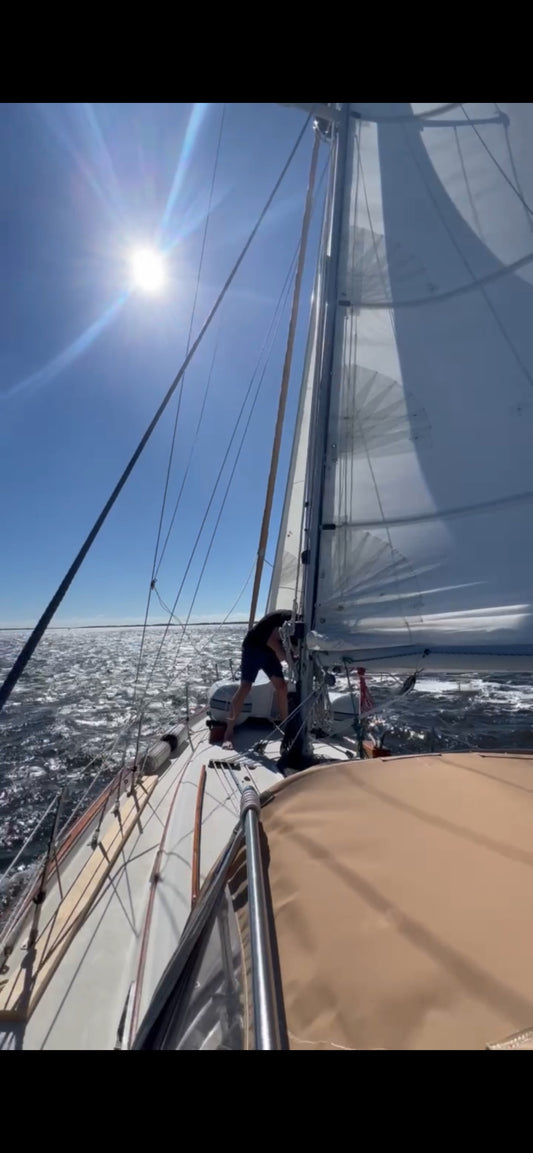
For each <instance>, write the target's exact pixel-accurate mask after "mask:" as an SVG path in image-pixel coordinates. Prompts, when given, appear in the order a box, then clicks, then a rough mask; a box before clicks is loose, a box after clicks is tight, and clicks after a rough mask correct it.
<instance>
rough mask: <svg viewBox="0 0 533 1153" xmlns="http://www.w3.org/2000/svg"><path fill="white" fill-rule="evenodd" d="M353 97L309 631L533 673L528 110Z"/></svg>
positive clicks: (532, 200) (406, 662)
mask: <svg viewBox="0 0 533 1153" xmlns="http://www.w3.org/2000/svg"><path fill="white" fill-rule="evenodd" d="M351 109H352V120H351V124H352V130H351V133H350V152H349V158H348V178H347V182H346V196H345V211H344V223H343V231H342V245H341V260H340V274H339V282H338V296H337V299H338V305H337V307H338V316H337V320H338V323H337V328H336V346H335V362H334V376H333V396H332V407H331V411H330V422H329V431H328V443H327V453H326V480H325V498H324V504H323V515H322V529H321V540H320V561H319V572H318V586H317V598H316V606H315V620H314V622H313V626H314V628H313V631H312V633H311V635H310V637H309V643H310V645H311V647H312V648H314V649H316V650H317V651H318V652H319V653H320V655H321V659H322V660H324V661H326V662H327V661H329V662H338V661H339V658H340V659H342V658H343V657H347V656H349V657H350V658H355V659H356V660H357V661H358V662H359V663H360V664H364V665H365V666H366V667H367V668H368V669H369V671H372V669H394V668H402V667H406V666H407V667H410V668H413V667H418V666H419V667H425V668H440V669H447V668H448V669H456V670H461V669H478V670H483V669H491V668H493V669H501V670H502V671H503V670H512V669H513V668H532V667H533V611H532V604H533V531H532V530H533V104H475V103H470V104H440V105H439V104H364V105H363V104H352V105H351ZM325 526H327V527H325Z"/></svg>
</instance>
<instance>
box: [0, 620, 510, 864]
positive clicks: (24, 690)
mask: <svg viewBox="0 0 533 1153" xmlns="http://www.w3.org/2000/svg"><path fill="white" fill-rule="evenodd" d="M243 633H244V628H243V626H236V625H231V626H224V627H221V628H216V626H213V625H206V626H194V627H191V628H190V629H189V630H188V632H187V634H186V635H185V637H183V634H182V630H181V628H180V627H176V628H173V629H171V630H170V631H169V633H168V636H167V639H166V641H165V643H164V645H163V647H162V648H161V642H162V638H163V629H159V628H150V629H148V630H147V633H146V639H145V645H144V653H143V657H142V661H141V666H140V672H139V677H138V683H137V690H136V692H135V683H136V677H137V669H138V664H139V646H140V639H141V630H140V629H137V628H106V629H69V630H52V631H50V632H49V633H48V634H47V635H46V636H45V637H44V639H43V641H42V642H41V644H40V646H39V648H38V649H37V652H36V654H35V655H34V657H33V659H32V661H31V662H30V665H29V666H28V669H27V671H26V674H25V675H24V677H23V678H22V680H21V681H20V682H19V684H18V685H17V687H16V689H15V690H14V693H13V695H12V697H11V699H10V701H9V703H8V705H7V706H6V707H5V709H4V711H3V712H2V713H0V873H2V872H3V871H4V869H5V868H6V867H7V866H8V865H9V863H10V861H11V860H12V859H13V857H14V855H15V854H16V853H17V852H18V851H19V849H20V848H21V846H22V845H23V843H24V841H25V840H26V838H27V837H28V834H29V833H30V832H31V831H32V830H33V829H34V828H35V826H36V824H37V822H38V821H39V819H40V817H41V815H42V814H43V812H44V811H45V809H46V808H47V806H48V805H51V804H52V803H53V802H55V798H56V797H58V795H59V793H60V792H61V791H62V790H63V788H64V786H66V793H65V795H64V798H63V810H62V819H67V818H68V816H69V814H71V813H72V812H73V810H74V809H75V807H76V806H77V805H79V804H80V802H81V801H82V799H83V798H84V797H85V795H86V794H87V790H88V789H89V788H90V787H91V786H92V788H93V789H94V795H96V792H98V791H99V790H100V788H101V787H102V786H103V785H104V784H105V782H106V780H109V779H110V777H111V776H112V774H113V773H114V772H115V771H116V768H117V766H118V765H120V764H121V763H123V761H124V760H125V759H128V758H129V757H131V756H132V754H133V752H134V751H135V747H136V742H137V737H138V722H137V724H133V725H132V724H131V723H130V722H131V715H132V706H133V704H134V698H135V700H136V701H137V702H139V701H141V700H142V702H143V717H142V725H141V734H140V738H141V747H145V746H146V745H147V744H149V743H150V740H151V739H157V737H158V736H159V735H160V734H162V733H163V732H164V731H165V729H166V727H167V726H168V725H170V724H176V723H177V722H178V721H179V720H180V718H181V717H183V715H184V711H185V706H186V694H185V684H187V686H188V689H187V692H188V704H189V710H190V711H191V712H192V711H194V709H195V708H197V707H199V706H200V705H203V704H204V703H205V701H206V698H207V693H208V690H209V687H210V685H211V684H212V683H213V681H214V680H215V679H217V676H221V677H224V678H226V677H227V678H228V679H232V667H231V666H232V663H233V670H234V671H235V672H236V673H237V672H238V668H239V651H240V643H241V640H242V637H243ZM26 635H27V634H26V633H24V632H22V631H15V630H13V631H9V632H0V677H1V678H2V679H3V677H4V676H5V673H6V672H7V671H8V669H9V668H10V667H11V664H12V662H13V660H14V658H15V657H16V655H17V653H18V652H19V650H20V648H21V645H22V643H23V641H24V639H25V637H26ZM340 687H342V686H340ZM375 689H376V691H375V696H376V699H377V700H379V701H386V702H387V704H386V706H385V707H384V708H383V710H381V709H380V707H379V706H378V710H377V714H376V717H375V719H374V721H373V725H372V727H373V728H374V731H376V732H381V731H383V730H386V733H387V737H386V744H387V747H388V748H390V750H391V752H392V753H401V752H419V751H427V750H433V751H439V750H440V749H468V748H481V749H487V750H488V749H528V748H529V749H533V717H532V705H533V677H528V676H525V675H524V674H520V675H517V676H513V677H501V678H498V677H489V676H487V677H476V678H468V677H465V678H463V679H461V680H460V681H457V680H454V679H453V678H451V677H442V678H435V677H431V678H429V677H428V678H421V679H420V681H419V683H418V685H417V687H416V689H415V690H414V691H413V692H411V693H409V694H408V695H407V696H405V697H401V698H398V699H397V700H396V699H393V700H391V694H392V692H393V686H392V684H391V682H390V681H389V682H382V683H381V684H378V685H376V686H375ZM89 795H92V794H89ZM52 819H53V810H52V811H51V813H50V815H49V818H48V820H47V821H45V823H44V824H43V826H42V828H41V829H40V830H39V835H38V836H36V837H35V840H34V841H33V842H32V844H31V845H30V846H29V847H28V849H27V850H26V851H25V853H24V855H23V857H22V858H21V861H20V864H19V868H20V870H21V871H23V870H24V869H26V868H27V867H28V865H29V864H31V862H32V860H34V859H35V858H36V857H37V855H38V854H39V853H41V852H42V850H43V848H44V846H45V845H46V843H47V836H48V833H49V825H50V823H51V821H52Z"/></svg>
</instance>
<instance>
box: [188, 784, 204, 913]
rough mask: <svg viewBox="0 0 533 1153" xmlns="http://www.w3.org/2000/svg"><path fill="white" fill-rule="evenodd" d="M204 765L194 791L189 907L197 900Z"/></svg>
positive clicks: (192, 906) (192, 907)
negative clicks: (194, 809) (194, 806)
mask: <svg viewBox="0 0 533 1153" xmlns="http://www.w3.org/2000/svg"><path fill="white" fill-rule="evenodd" d="M205 776H206V769H205V765H202V768H201V771H200V779H199V781H198V791H197V793H196V812H195V814H194V835H193V842H192V881H191V909H194V906H195V904H196V902H197V900H198V893H199V892H200V840H201V836H202V809H203V804H204V793H205Z"/></svg>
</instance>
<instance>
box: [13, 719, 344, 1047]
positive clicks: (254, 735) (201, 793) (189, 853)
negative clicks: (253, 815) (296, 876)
mask: <svg viewBox="0 0 533 1153" xmlns="http://www.w3.org/2000/svg"><path fill="white" fill-rule="evenodd" d="M183 732H184V737H183V741H182V742H180V746H179V749H178V755H176V756H175V757H174V758H173V759H172V760H171V761H170V763H169V764H168V766H167V767H166V768H165V769H164V770H163V771H162V772H161V774H160V775H159V776H158V777H150V776H145V777H144V778H143V779H142V781H139V783H138V784H137V785H136V787H135V794H134V796H128V794H127V792H126V790H124V791H123V792H122V795H121V799H120V805H119V806H118V807H117V805H116V797H115V798H111V799H109V801H108V811H107V812H106V814H105V816H104V819H103V820H102V821H101V826H100V828H99V829H98V841H97V844H96V845H95V846H94V842H93V844H91V838H92V835H93V832H94V828H95V823H96V820H97V817H98V813H95V815H94V819H93V822H92V825H90V824H85V825H82V826H81V828H80V830H79V833H78V836H77V838H76V840H75V843H74V845H73V846H72V848H71V849H70V850H69V852H68V853H67V854H66V855H65V858H64V859H63V860H62V863H61V865H60V870H59V872H60V881H61V891H62V894H63V896H61V892H60V889H59V886H58V884H57V878H56V876H55V875H54V876H53V877H52V878H51V879H50V881H49V883H48V886H47V893H46V897H45V900H44V902H43V904H42V905H41V907H40V915H39V924H38V930H37V934H36V939H35V941H34V943H33V946H32V947H31V948H28V947H27V946H28V940H29V932H30V926H31V920H32V917H33V916H34V913H35V904H34V903H30V905H29V907H28V911H27V915H26V917H25V919H24V921H23V922H21V925H20V926H19V933H18V937H17V939H16V941H15V944H14V948H13V951H12V953H11V955H10V956H9V958H8V961H7V966H6V967H5V968H4V972H3V973H2V975H1V977H0V1048H28V1049H82V1050H83V1049H113V1048H117V1047H122V1046H123V1045H125V1044H127V1039H128V1036H129V1035H130V1034H131V1032H132V1031H134V1030H135V1028H136V1026H137V1025H138V1023H139V1021H140V1020H141V1019H142V1016H143V1013H144V1011H145V1008H146V1005H147V1003H148V1001H149V999H150V998H151V996H152V994H153V991H154V989H155V987H156V985H157V983H158V981H159V978H160V976H161V974H162V972H163V970H164V968H165V966H166V964H167V962H168V960H169V959H170V957H171V955H172V953H173V951H174V949H175V947H176V945H177V943H178V941H179V938H180V935H181V933H182V930H183V927H184V925H185V922H186V920H187V917H188V916H189V913H190V910H191V905H192V902H193V900H194V897H195V894H196V891H197V889H198V887H199V886H200V885H201V883H202V882H203V880H204V879H205V877H206V875H207V873H208V872H209V871H210V869H211V867H212V866H213V864H214V863H215V861H216V859H217V857H218V856H219V854H220V852H221V851H222V849H223V848H224V847H225V845H226V843H227V841H228V838H229V836H230V834H231V832H232V830H233V828H234V826H235V825H236V823H237V821H238V817H239V796H240V790H241V788H242V787H243V786H244V785H246V784H250V783H251V784H253V785H254V786H255V787H256V788H257V789H258V791H259V792H263V791H264V790H265V789H266V788H268V787H269V786H270V785H272V784H273V783H274V782H275V781H276V780H277V779H280V774H279V772H278V770H277V760H278V757H279V742H278V741H273V740H270V739H267V738H268V736H269V734H271V732H272V727H271V726H263V727H260V726H259V725H257V726H256V725H254V724H253V723H252V722H247V723H246V724H245V725H243V726H241V727H240V728H237V729H236V731H235V739H234V751H232V750H226V749H222V748H221V747H220V746H216V745H210V744H209V741H208V730H207V729H206V725H205V714H202V715H200V716H198V717H197V718H196V719H195V720H194V722H192V723H191V725H190V728H188V729H187V730H185V729H184V730H183ZM258 742H260V745H259V748H254V746H255V745H257V744H258ZM341 748H342V745H339V746H336V747H331V748H330V747H329V746H326V745H324V746H322V747H318V748H317V750H316V751H317V753H318V754H319V755H320V754H322V755H324V756H325V757H326V758H328V759H330V760H331V759H339V756H340V755H342V754H341V753H340V751H339V750H340V749H341ZM344 753H345V755H346V754H347V749H346V746H344ZM348 755H349V754H348Z"/></svg>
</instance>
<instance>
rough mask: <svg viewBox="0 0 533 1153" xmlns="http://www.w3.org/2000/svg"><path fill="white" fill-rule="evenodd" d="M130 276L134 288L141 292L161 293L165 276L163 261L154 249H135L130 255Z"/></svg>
mask: <svg viewBox="0 0 533 1153" xmlns="http://www.w3.org/2000/svg"><path fill="white" fill-rule="evenodd" d="M130 265H131V274H132V280H133V284H134V286H135V288H139V289H140V290H141V292H161V289H162V288H164V286H165V283H166V279H167V274H166V268H165V261H164V258H163V256H162V254H161V253H160V252H158V251H157V249H155V248H137V249H135V251H134V252H132V254H131V260H130Z"/></svg>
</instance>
